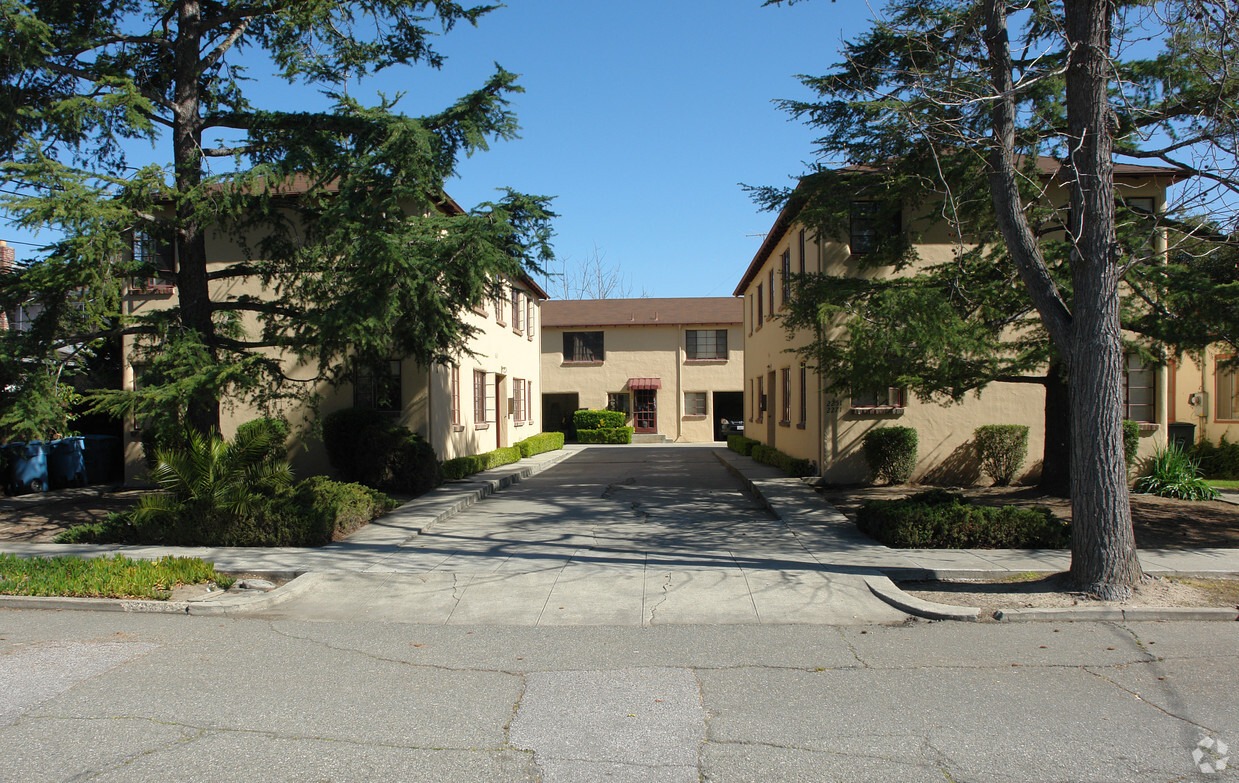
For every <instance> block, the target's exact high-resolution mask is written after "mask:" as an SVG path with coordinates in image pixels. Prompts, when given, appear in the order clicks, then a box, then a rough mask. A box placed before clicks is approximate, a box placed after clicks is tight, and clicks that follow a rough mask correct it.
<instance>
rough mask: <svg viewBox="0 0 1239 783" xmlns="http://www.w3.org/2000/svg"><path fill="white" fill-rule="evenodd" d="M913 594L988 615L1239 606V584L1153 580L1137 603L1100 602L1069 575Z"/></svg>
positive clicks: (944, 584) (921, 587) (919, 585)
mask: <svg viewBox="0 0 1239 783" xmlns="http://www.w3.org/2000/svg"><path fill="white" fill-rule="evenodd" d="M899 586H900V587H901V588H902V589H903V590H904V591H905V592H907V593H910V594H911V595H914V596H916V597H917V598H922V599H924V600H926V601H933V602H934V603H939V604H951V605H954V606H978V607H980V608H981V616H982V617H991V616H992V615H993V614H994V612H995V611H997V610H999V609H1025V608H1037V609H1049V608H1059V607H1072V606H1116V607H1124V608H1129V607H1137V606H1140V607H1144V606H1149V607H1171V606H1197V607H1198V606H1204V607H1230V608H1236V607H1237V606H1239V580H1233V579H1187V578H1179V577H1151V578H1149V579H1148V580H1147V581H1146V582H1144V583H1143V584H1141V585H1139V586H1138V587H1137V588H1136V590H1135V594H1134V595H1133V596H1132V597H1131V600H1129V601H1125V602H1122V603H1120V602H1117V601H1099V600H1096V599H1094V598H1090V597H1089V596H1086V595H1084V594H1083V593H1077V592H1073V591H1072V590H1071V589H1070V586H1069V585H1068V584H1067V575H1066V574H1053V575H1051V576H1040V575H1025V576H1021V577H1016V578H1013V579H1009V580H1005V581H1002V582H966V581H940V582H900V583H899Z"/></svg>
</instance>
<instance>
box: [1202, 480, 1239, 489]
mask: <svg viewBox="0 0 1239 783" xmlns="http://www.w3.org/2000/svg"><path fill="white" fill-rule="evenodd" d="M1206 483H1208V485H1209V486H1211V487H1213V488H1214V489H1239V481H1235V480H1234V479H1207V481H1206Z"/></svg>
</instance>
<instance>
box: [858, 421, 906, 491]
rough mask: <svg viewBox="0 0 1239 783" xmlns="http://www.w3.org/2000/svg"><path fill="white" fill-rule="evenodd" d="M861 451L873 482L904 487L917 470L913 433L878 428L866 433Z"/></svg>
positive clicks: (903, 429) (896, 429)
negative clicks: (914, 470)
mask: <svg viewBox="0 0 1239 783" xmlns="http://www.w3.org/2000/svg"><path fill="white" fill-rule="evenodd" d="M862 449H863V451H864V453H865V461H866V462H868V463H869V472H870V474H871V476H872V479H871V480H873V481H877V480H879V479H883V480H885V481H886V482H887V483H890V484H905V483H907V481H908V480H909V479H911V478H912V470H913V468H915V467H916V430H914V429H912V428H911V427H878V428H877V429H872V430H869V431H868V432H866V433H865V437H864V439H863V446H862Z"/></svg>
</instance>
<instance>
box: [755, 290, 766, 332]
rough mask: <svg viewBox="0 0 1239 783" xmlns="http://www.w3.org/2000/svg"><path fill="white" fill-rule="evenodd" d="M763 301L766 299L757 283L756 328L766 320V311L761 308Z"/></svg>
mask: <svg viewBox="0 0 1239 783" xmlns="http://www.w3.org/2000/svg"><path fill="white" fill-rule="evenodd" d="M765 301H766V300H765V298H764V297H763V296H762V288H761V285H760V284H759V285H758V286H757V328H758V329H760V328H761V325H762V322H763V321H765V320H766V316H765V312H766V311H765V310H763V309H762V303H763V302H765Z"/></svg>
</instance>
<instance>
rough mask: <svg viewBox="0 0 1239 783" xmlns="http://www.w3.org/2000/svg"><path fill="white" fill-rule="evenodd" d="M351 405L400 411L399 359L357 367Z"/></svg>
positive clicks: (385, 410) (377, 409) (384, 410)
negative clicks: (376, 364) (372, 365)
mask: <svg viewBox="0 0 1239 783" xmlns="http://www.w3.org/2000/svg"><path fill="white" fill-rule="evenodd" d="M353 407H354V408H365V409H367V410H375V411H382V412H384V413H399V412H400V360H399V359H392V360H391V361H388V362H383V363H381V364H379V365H378V366H374V367H359V368H358V369H357V373H356V375H355V376H354V379H353Z"/></svg>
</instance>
